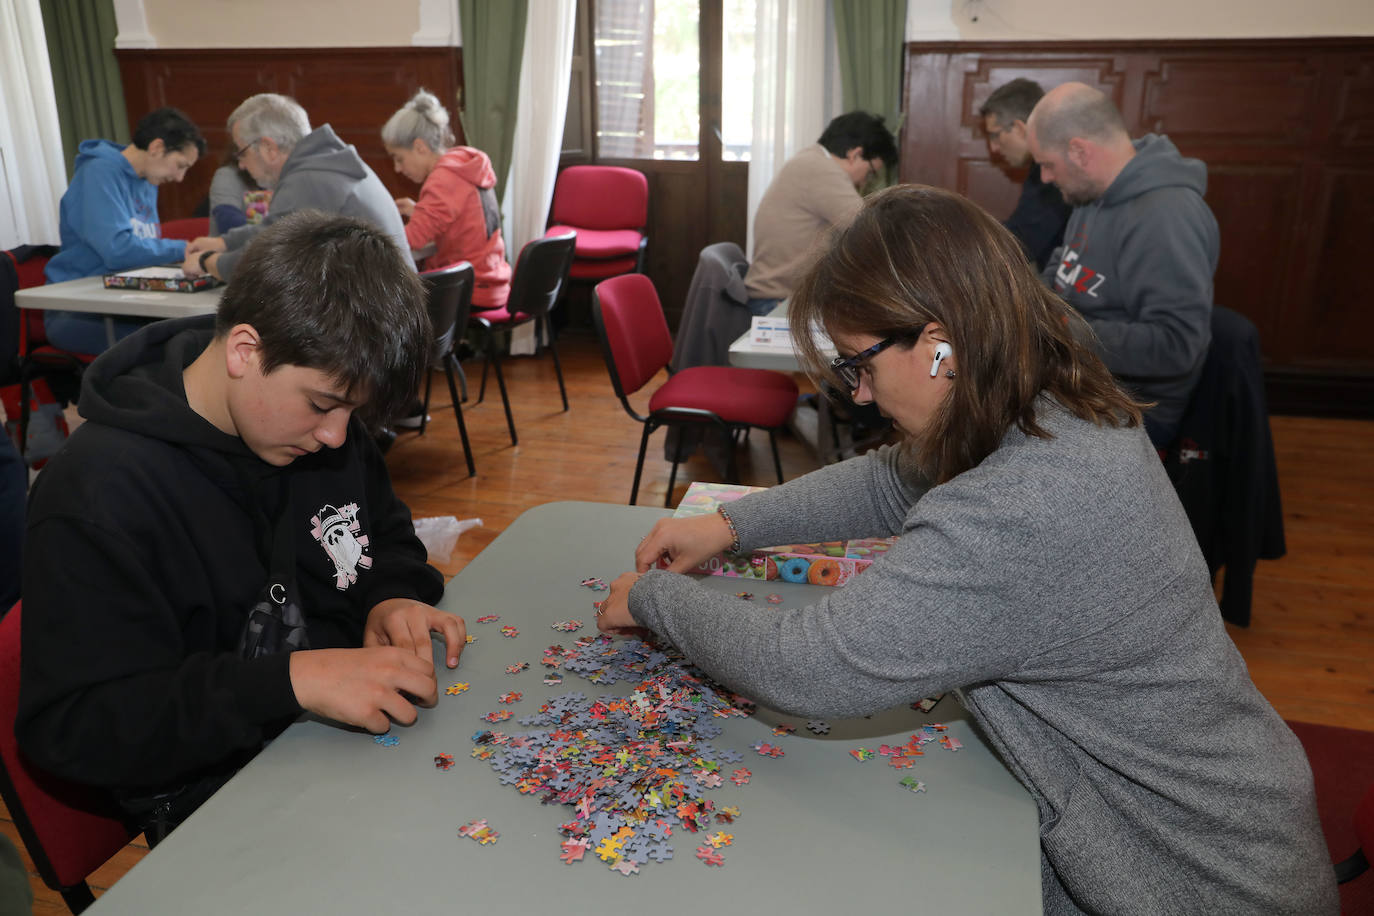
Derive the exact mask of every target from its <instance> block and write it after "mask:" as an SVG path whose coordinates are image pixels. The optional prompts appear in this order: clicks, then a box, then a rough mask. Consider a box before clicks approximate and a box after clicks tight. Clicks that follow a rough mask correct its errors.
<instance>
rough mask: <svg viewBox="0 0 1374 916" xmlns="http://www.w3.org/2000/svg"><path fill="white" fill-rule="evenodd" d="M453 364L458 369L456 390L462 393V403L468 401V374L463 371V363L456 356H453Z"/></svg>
mask: <svg viewBox="0 0 1374 916" xmlns="http://www.w3.org/2000/svg"><path fill="white" fill-rule="evenodd" d="M453 366H454V368H455V369H457V370H458V390H459V391H460V392H462V394H463V403H464V404H466V403H467V402H468V375H467V373H466V372H464V371H463V364H462V363H461V362H459V361H458V357H456V356H455V357H453Z"/></svg>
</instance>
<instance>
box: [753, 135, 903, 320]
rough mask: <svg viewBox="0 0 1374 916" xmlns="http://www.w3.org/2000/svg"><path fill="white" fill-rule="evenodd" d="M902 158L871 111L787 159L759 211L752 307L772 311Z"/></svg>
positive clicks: (756, 311)
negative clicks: (880, 176) (863, 191)
mask: <svg viewBox="0 0 1374 916" xmlns="http://www.w3.org/2000/svg"><path fill="white" fill-rule="evenodd" d="M896 162H897V141H896V140H895V139H894V138H893V136H892V132H891V131H889V130H888V129H887V127H886V126H885V125H884V124H883V119H882V118H880V117H878V116H876V115H871V114H869V113H868V112H866V111H851V112H849V113H848V114H842V115H840V116H839V117H838V118H836V119H835V120H833V121H831V122H830V124H829V125H828V126H827V127H826V128H825V132H824V133H822V134H821V138H820V140H818V141H817V142H816V143H814V144H813V145H811V146H808V147H806V148H805V149H803V150H802V151H800V152H799V153H797V154H796V155H795V156H793V157H792V158H791V159H789V160H787V164H786V165H784V166H783V167H782V170H781V171H779V172H778V174H777V175H776V176H775V177H774V178H773V182H772V183H771V184H770V185H769V186H768V190H767V191H765V192H764V194H763V200H761V201H760V202H759V209H758V212H757V213H756V214H755V215H754V257H753V260H752V261H751V262H750V264H749V273H748V274H747V275H746V276H745V278H744V282H745V286H746V287H747V288H748V291H749V310H750V312H752V313H753V314H755V315H766V314H768V312H770V311H772V309H773V307H774V306H776V305H777V303H778V302H779V301H780V300H782V299H786V298H787V297H788V296H790V295H791V294H792V289H793V287H794V286H796V284H797V283H798V281H800V280H801V277H802V274H804V273H805V272H806V269H807V268H808V267H810V266H811V264H812V263H813V262H814V260H815V258H816V255H817V253H818V249H819V246H820V245H821V244H823V243H824V242H825V241H826V239H827V238H829V236H830V233H831V232H832V231H833V230H835V229H839V228H842V227H844V226H847V225H848V224H849V221H850V219H852V218H853V216H854V214H855V213H857V212H858V210H859V205H860V204H861V203H862V202H863V199H862V198H861V197H860V196H859V189H860V188H862V187H863V186H864V185H865V184H867V183H868V181H869V179H870V178H872V177H873V176H874V175H876V174H877V173H878V170H879V169H881V168H883V167H884V166H892V165H895V164H896Z"/></svg>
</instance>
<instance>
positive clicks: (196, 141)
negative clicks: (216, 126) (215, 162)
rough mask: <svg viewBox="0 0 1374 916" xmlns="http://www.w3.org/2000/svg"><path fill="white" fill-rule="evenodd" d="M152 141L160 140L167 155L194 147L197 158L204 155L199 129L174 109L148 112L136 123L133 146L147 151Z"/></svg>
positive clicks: (203, 139)
mask: <svg viewBox="0 0 1374 916" xmlns="http://www.w3.org/2000/svg"><path fill="white" fill-rule="evenodd" d="M154 140H161V141H162V144H163V145H164V146H166V147H167V152H169V153H170V152H174V151H176V150H182V149H185V148H186V147H188V146H194V147H195V148H196V155H197V156H204V155H205V138H204V137H202V136H201V135H200V128H199V127H196V125H195V124H193V123H192V122H191V119H190V118H188V117H186V115H184V114H182V112H181V111H180V110H179V109H176V108H170V107H169V108H159V109H157V110H156V111H150V112H148V113H147V114H146V115H144V116H143V118H142V119H141V120H140V121H139V122H138V126H137V127H135V128H134V146H136V147H138V148H139V149H141V150H147V149H148V147H149V146H151V145H152V143H153V141H154Z"/></svg>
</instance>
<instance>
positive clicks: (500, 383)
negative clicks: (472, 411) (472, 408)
mask: <svg viewBox="0 0 1374 916" xmlns="http://www.w3.org/2000/svg"><path fill="white" fill-rule="evenodd" d="M490 363H491V371H492V372H493V373H495V375H496V387H498V388H500V389H501V406H502V407H504V408H506V428H507V429H509V430H510V444H511V445H519V444H520V440H519V439H517V438H516V436H515V418H514V417H512V416H511V412H510V395H509V394H507V393H506V378H505V376H504V375H502V374H501V356H500V354H499V353H497V351H496V350H495V349H492V350H491V351H490ZM482 374H483V375H485V374H486V368H485V367H483V370H482ZM477 400H478V402H479V403H480V402H481V400H482V399H481V398H480V397H479V398H478V399H477Z"/></svg>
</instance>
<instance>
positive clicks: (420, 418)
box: [391, 413, 433, 429]
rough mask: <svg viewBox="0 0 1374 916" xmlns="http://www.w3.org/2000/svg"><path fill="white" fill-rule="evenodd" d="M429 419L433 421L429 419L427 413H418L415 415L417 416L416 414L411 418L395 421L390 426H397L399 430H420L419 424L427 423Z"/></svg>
mask: <svg viewBox="0 0 1374 916" xmlns="http://www.w3.org/2000/svg"><path fill="white" fill-rule="evenodd" d="M431 419H433V418H432V417H430V415H429V414H427V413H426V414H418V413H417V414H416V415H415V416H413V417H402V418H401V419H399V420H397V421H395V422H394V423H392V424H391V425H392V426H398V427H400V428H401V429H419V428H420V424H421V423H422V422H423V423H428V422H430V420H431Z"/></svg>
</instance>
